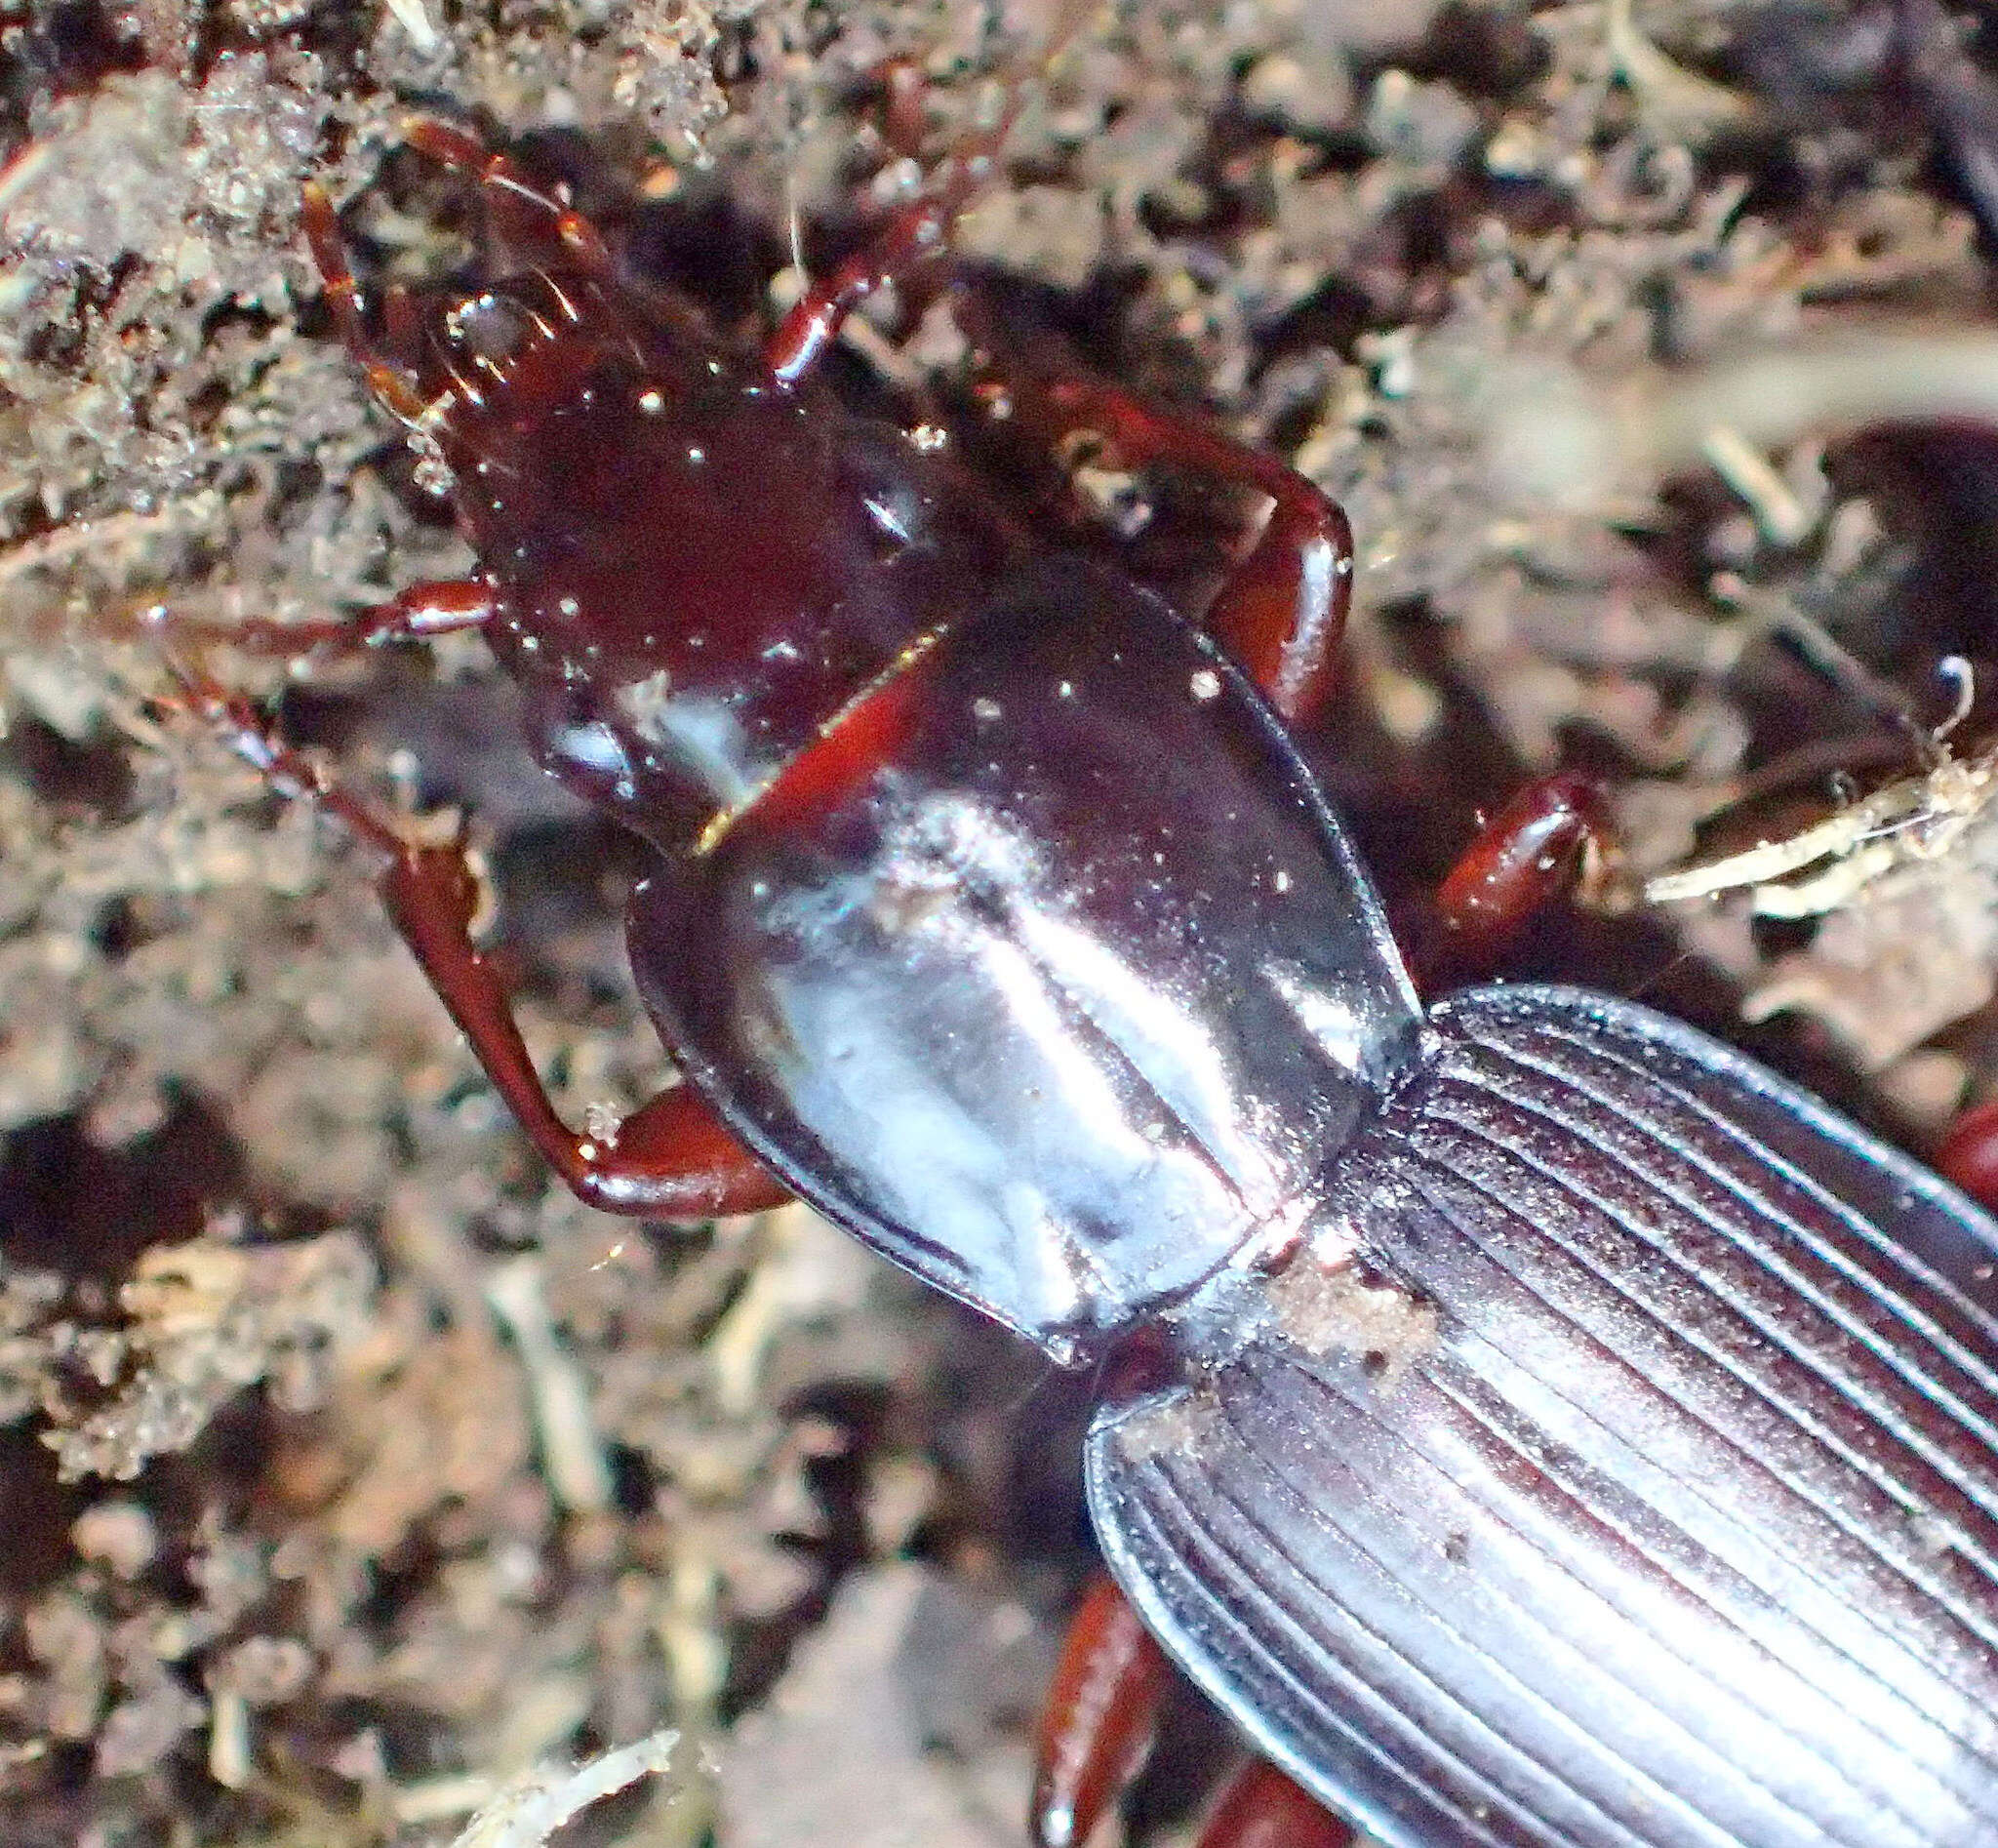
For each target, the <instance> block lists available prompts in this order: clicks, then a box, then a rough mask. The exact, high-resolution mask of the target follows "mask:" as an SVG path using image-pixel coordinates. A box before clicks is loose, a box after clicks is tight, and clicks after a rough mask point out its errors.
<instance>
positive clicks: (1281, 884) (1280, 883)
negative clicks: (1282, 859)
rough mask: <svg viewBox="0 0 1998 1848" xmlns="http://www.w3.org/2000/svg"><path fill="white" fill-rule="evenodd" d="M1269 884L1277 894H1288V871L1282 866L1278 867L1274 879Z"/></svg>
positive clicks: (1289, 885) (1289, 879)
mask: <svg viewBox="0 0 1998 1848" xmlns="http://www.w3.org/2000/svg"><path fill="white" fill-rule="evenodd" d="M1269 883H1270V884H1271V885H1273V886H1274V887H1275V888H1276V889H1277V890H1278V891H1279V892H1288V891H1289V890H1290V889H1291V875H1290V871H1289V869H1288V868H1287V867H1284V866H1279V867H1278V868H1277V869H1276V875H1275V877H1274V878H1272V879H1271V880H1270V882H1269Z"/></svg>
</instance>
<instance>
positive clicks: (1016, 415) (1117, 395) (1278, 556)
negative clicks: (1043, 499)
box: [963, 308, 1353, 725]
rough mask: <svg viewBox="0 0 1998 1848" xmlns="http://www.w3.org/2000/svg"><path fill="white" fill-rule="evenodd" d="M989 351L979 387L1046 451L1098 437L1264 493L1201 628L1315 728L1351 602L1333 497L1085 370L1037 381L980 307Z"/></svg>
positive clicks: (1136, 454)
mask: <svg viewBox="0 0 1998 1848" xmlns="http://www.w3.org/2000/svg"><path fill="white" fill-rule="evenodd" d="M963 318H965V319H966V321H967V322H968V324H969V328H970V331H971V332H972V334H973V336H974V338H975V339H977V340H978V341H979V343H980V346H981V348H982V350H981V352H980V354H979V360H980V365H981V370H982V371H983V373H984V378H983V379H982V380H981V391H982V393H983V394H984V395H987V396H989V397H991V398H992V399H993V400H994V402H995V403H1003V405H1004V406H1005V410H1004V413H1003V415H1004V416H1005V417H1006V418H1007V420H1008V421H1009V422H1015V423H1019V424H1020V425H1023V426H1025V427H1027V428H1030V429H1031V430H1032V431H1033V433H1034V438H1035V441H1036V442H1037V443H1038V444H1041V445H1043V446H1045V447H1046V448H1048V449H1049V450H1051V451H1056V450H1059V448H1060V447H1061V446H1062V445H1063V444H1064V442H1066V441H1067V440H1068V439H1069V438H1071V437H1074V436H1076V435H1080V434H1085V433H1086V434H1089V435H1092V436H1096V437H1099V438H1101V439H1102V440H1103V441H1104V442H1106V443H1107V444H1109V446H1110V447H1111V449H1112V450H1113V451H1114V453H1115V456H1116V459H1117V460H1118V461H1119V462H1121V463H1123V464H1124V465H1125V466H1127V467H1130V468H1148V467H1151V466H1153V465H1163V466H1165V467H1168V468H1174V469H1179V470H1181V471H1183V472H1185V473H1188V474H1195V475H1206V476H1208V477H1210V478H1212V479H1215V480H1219V481H1225V482H1229V483H1233V484H1235V485H1238V486H1241V487H1245V488H1251V489H1254V490H1255V491H1256V492H1258V493H1259V494H1262V495H1265V496H1267V497H1268V500H1269V502H1270V511H1269V516H1268V518H1267V520H1266V521H1265V522H1264V524H1263V527H1262V530H1261V532H1260V533H1259V535H1258V537H1257V539H1256V541H1255V542H1254V543H1253V544H1252V545H1251V546H1250V548H1249V550H1248V551H1247V553H1246V554H1245V555H1244V556H1243V557H1242V558H1241V559H1240V560H1239V561H1238V562H1237V563H1236V565H1235V567H1234V569H1233V570H1232V571H1231V572H1230V573H1229V574H1228V577H1227V579H1226V581H1225V582H1224V583H1222V585H1221V587H1220V589H1219V591H1218V592H1217V593H1216V595H1215V598H1214V601H1213V603H1212V604H1211V605H1210V606H1209V608H1208V612H1207V617H1206V621H1205V626H1206V627H1208V628H1209V629H1211V630H1212V631H1213V632H1214V634H1215V635H1216V636H1218V637H1219V639H1220V641H1221V642H1222V643H1224V644H1225V645H1226V647H1227V649H1228V651H1229V653H1231V654H1232V655H1233V656H1234V657H1235V659H1236V660H1237V661H1239V662H1240V663H1242V665H1243V666H1244V667H1246V668H1247V669H1248V671H1249V674H1250V676H1251V678H1253V679H1254V680H1255V682H1256V684H1257V686H1258V687H1259V689H1260V690H1261V692H1262V696H1263V698H1264V699H1266V700H1267V701H1268V702H1269V703H1270V704H1271V705H1273V706H1275V707H1276V709H1277V711H1278V712H1279V713H1280V714H1281V715H1282V716H1283V718H1284V719H1285V720H1287V721H1288V722H1290V723H1291V724H1294V725H1296V724H1303V723H1308V722H1309V721H1310V719H1312V718H1313V717H1314V716H1315V715H1316V714H1317V712H1318V711H1319V709H1320V708H1321V707H1322V705H1323V704H1324V703H1325V699H1326V696H1327V695H1328V694H1329V693H1330V692H1331V690H1332V677H1333V667H1334V663H1335V660H1336V657H1337V655H1338V652H1339V638H1340V636H1341V635H1342V634H1343V633H1344V631H1345V623H1346V611H1347V608H1348V606H1349V605H1350V603H1351V601H1352V587H1353V533H1352V527H1351V526H1350V525H1349V524H1348V522H1347V520H1346V516H1345V510H1344V509H1343V508H1342V507H1340V505H1339V502H1336V501H1335V500H1333V499H1332V497H1331V496H1330V495H1328V494H1326V493H1325V491H1324V490H1323V489H1322V488H1320V487H1318V486H1317V484H1316V483H1314V482H1312V481H1309V480H1307V479H1306V478H1305V477H1304V476H1302V475H1300V474H1299V473H1298V472H1297V471H1296V470H1295V469H1293V468H1291V467H1289V466H1287V465H1286V464H1285V463H1284V462H1280V461H1278V460H1277V459H1276V458H1275V457H1273V456H1265V455H1262V454H1261V453H1259V451H1257V450H1254V449H1250V448H1248V447H1247V446H1246V445H1244V444H1241V443H1237V442H1235V441H1233V440H1232V439H1230V438H1228V437H1226V436H1224V435H1222V434H1220V433H1219V431H1218V430H1216V429H1214V428H1213V427H1212V426H1210V425H1209V424H1208V423H1207V422H1204V421H1203V420H1201V419H1199V418H1197V417H1190V416H1186V415H1184V414H1182V413H1179V412H1174V411H1169V410H1165V409H1162V408H1160V407H1159V406H1156V405H1151V404H1147V403H1145V402H1144V401H1143V400H1141V399H1139V398H1138V397H1135V396H1133V395H1132V394H1131V393H1130V392H1128V391H1125V390H1122V389H1121V388H1119V387H1118V386H1116V385H1113V384H1111V383H1109V382H1107V381H1104V380H1100V379H1096V378H1092V377H1090V376H1089V375H1087V374H1085V373H1079V372H1063V373H1062V374H1060V375H1059V376H1055V375H1052V374H1047V375H1044V374H1041V373H1038V372H1036V371H1034V370H1033V369H1032V368H1030V367H1026V366H1017V365H1015V364H1013V363H1012V362H1011V360H1010V359H1009V358H1008V357H1005V356H1002V355H1001V354H1000V352H999V351H998V350H997V343H996V342H995V341H991V340H990V338H989V329H987V328H985V327H983V326H982V325H980V321H981V317H980V316H979V314H978V312H977V310H976V309H970V308H968V309H966V310H965V311H964V317H963Z"/></svg>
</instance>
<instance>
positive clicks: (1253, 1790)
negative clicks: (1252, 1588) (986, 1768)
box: [1027, 1572, 1354, 1848]
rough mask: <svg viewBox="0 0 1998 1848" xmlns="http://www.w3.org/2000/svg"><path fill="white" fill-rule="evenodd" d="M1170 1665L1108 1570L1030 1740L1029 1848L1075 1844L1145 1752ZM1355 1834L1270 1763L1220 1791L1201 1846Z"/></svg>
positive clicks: (1078, 1623)
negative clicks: (1032, 1748) (1032, 1755)
mask: <svg viewBox="0 0 1998 1848" xmlns="http://www.w3.org/2000/svg"><path fill="white" fill-rule="evenodd" d="M1172 1672H1173V1671H1172V1668H1171V1667H1170V1665H1169V1664H1168V1663H1167V1661H1166V1658H1165V1655H1164V1653H1163V1652H1162V1651H1161V1650H1160V1648H1159V1646H1158V1644H1157V1643H1155V1642H1154V1641H1153V1640H1152V1638H1151V1635H1150V1633H1149V1632H1148V1631H1147V1630H1146V1629H1145V1628H1144V1627H1143V1625H1142V1624H1140V1623H1139V1620H1138V1613H1137V1612H1136V1611H1134V1610H1133V1609H1132V1608H1131V1606H1130V1604H1129V1603H1128V1602H1126V1600H1125V1597H1124V1594H1123V1592H1121V1591H1120V1590H1118V1589H1117V1587H1116V1586H1115V1585H1113V1584H1112V1583H1111V1581H1110V1578H1109V1575H1108V1574H1107V1573H1100V1572H1099V1573H1098V1574H1097V1576H1096V1577H1095V1578H1094V1579H1093V1580H1091V1582H1090V1586H1089V1588H1088V1589H1087V1590H1086V1591H1085V1592H1084V1593H1083V1598H1082V1603H1081V1605H1080V1606H1079V1607H1078V1608H1077V1610H1076V1613H1075V1616H1074V1618H1073V1619H1072V1620H1071V1622H1070V1624H1069V1627H1068V1634H1067V1637H1066V1639H1065V1641H1064V1642H1063V1644H1062V1647H1061V1660H1060V1663H1059V1667H1057V1668H1056V1671H1055V1684H1054V1686H1053V1688H1052V1689H1051V1690H1050V1691H1049V1695H1048V1705H1047V1707H1046V1709H1045V1710H1044V1712H1043V1714H1042V1717H1041V1728H1040V1735H1039V1738H1038V1739H1037V1741H1036V1753H1035V1757H1036V1762H1035V1768H1034V1794H1033V1807H1032V1809H1031V1811H1030V1812H1029V1814H1028V1817H1027V1831H1028V1834H1029V1836H1030V1837H1031V1839H1032V1841H1033V1843H1034V1848H1081V1844H1083V1843H1085V1842H1087V1841H1088V1840H1089V1839H1090V1838H1091V1836H1092V1835H1093V1834H1094V1833H1095V1830H1096V1827H1097V1825H1098V1824H1099V1822H1101V1820H1102V1818H1103V1813H1104V1812H1105V1811H1106V1810H1108V1809H1109V1808H1110V1807H1111V1805H1112V1804H1114V1803H1115V1802H1116V1801H1117V1799H1118V1798H1119V1797H1120V1796H1121V1795H1122V1794H1123V1792H1124V1791H1125V1789H1126V1788H1129V1786H1130V1784H1131V1782H1132V1781H1133V1780H1134V1779H1135V1778H1136V1777H1137V1776H1138V1773H1139V1770H1140V1769H1141V1768H1142V1766H1143V1764H1144V1760H1145V1755H1146V1754H1147V1753H1148V1752H1149V1751H1150V1749H1151V1742H1152V1734H1153V1732H1154V1731H1155V1729H1156V1725H1157V1720H1158V1710H1159V1704H1160V1702H1161V1701H1162V1700H1163V1699H1164V1698H1165V1692H1166V1689H1167V1687H1168V1686H1169V1685H1170V1683H1171V1680H1172ZM1353 1838H1354V1837H1353V1831H1352V1830H1351V1829H1350V1828H1347V1827H1346V1825H1345V1824H1343V1823H1341V1822H1339V1820H1338V1819H1337V1818H1336V1817H1334V1816H1333V1815H1332V1814H1331V1813H1330V1812H1329V1811H1328V1810H1326V1809H1324V1808H1323V1807H1322V1806H1321V1805H1320V1804H1319V1803H1318V1802H1317V1800H1316V1799H1315V1798H1313V1797H1311V1796H1308V1795H1306V1794H1305V1792H1304V1791H1303V1790H1301V1789H1299V1787H1298V1786H1297V1785H1296V1784H1294V1783H1293V1782H1292V1781H1291V1780H1290V1779H1289V1778H1287V1777H1286V1776H1285V1775H1284V1774H1283V1773H1282V1772H1281V1771H1279V1770H1277V1768H1276V1767H1275V1766H1274V1765H1271V1764H1266V1763H1264V1762H1262V1761H1261V1760H1257V1761H1255V1762H1253V1763H1251V1764H1249V1765H1246V1766H1245V1767H1244V1768H1243V1769H1242V1770H1241V1771H1240V1772H1238V1773H1237V1774H1236V1775H1235V1776H1234V1777H1233V1778H1232V1779H1231V1780H1230V1781H1229V1782H1228V1784H1227V1786H1226V1787H1225V1788H1224V1789H1223V1790H1222V1792H1221V1795H1220V1798H1219V1802H1218V1803H1217V1804H1216V1805H1215V1808H1214V1811H1213V1814H1212V1815H1211V1816H1210V1817H1209V1819H1208V1824H1207V1827H1206V1828H1205V1829H1204V1830H1203V1831H1202V1832H1201V1836H1200V1843H1199V1848H1348V1844H1349V1843H1350V1842H1351V1841H1352V1840H1353Z"/></svg>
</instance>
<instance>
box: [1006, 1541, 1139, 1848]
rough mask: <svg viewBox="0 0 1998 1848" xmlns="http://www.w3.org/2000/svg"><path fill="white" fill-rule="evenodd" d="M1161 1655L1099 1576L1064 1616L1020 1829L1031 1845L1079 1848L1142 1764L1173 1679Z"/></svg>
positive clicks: (1128, 1608)
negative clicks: (1027, 1805)
mask: <svg viewBox="0 0 1998 1848" xmlns="http://www.w3.org/2000/svg"><path fill="white" fill-rule="evenodd" d="M1172 1672H1173V1671H1172V1669H1171V1667H1169V1666H1168V1665H1167V1662H1166V1658H1165V1654H1164V1652H1163V1651H1162V1650H1161V1649H1160V1648H1159V1646H1158V1644H1157V1643H1155V1642H1154V1641H1153V1640H1152V1638H1151V1633H1150V1631H1148V1630H1147V1629H1146V1628H1145V1627H1144V1626H1143V1625H1142V1624H1140V1623H1139V1621H1138V1613H1137V1612H1136V1611H1134V1610H1133V1609H1132V1608H1131V1606H1130V1604H1129V1603H1128V1602H1126V1600H1125V1597H1124V1593H1123V1592H1121V1591H1120V1590H1118V1589H1117V1587H1116V1586H1115V1585H1114V1584H1113V1583H1112V1582H1111V1580H1110V1576H1109V1574H1108V1573H1104V1572H1099V1573H1098V1574H1097V1575H1096V1577H1095V1578H1094V1579H1092V1580H1091V1581H1090V1584H1089V1588H1088V1589H1087V1590H1086V1591H1085V1592H1084V1593H1083V1595H1082V1603H1081V1604H1080V1605H1079V1606H1078V1607H1077V1609H1076V1612H1075V1615H1074V1617H1073V1618H1071V1619H1070V1620H1069V1625H1068V1633H1067V1635H1066V1637H1065V1638H1064V1639H1063V1641H1062V1644H1061V1660H1060V1662H1059V1665H1058V1666H1057V1667H1056V1669H1055V1680H1054V1683H1053V1685H1052V1686H1051V1687H1050V1688H1049V1690H1048V1701H1047V1705H1046V1706H1045V1707H1043V1708H1042V1709H1041V1725H1040V1732H1039V1735H1038V1736H1037V1738H1036V1740H1035V1742H1034V1745H1035V1751H1034V1757H1035V1763H1034V1792H1033V1801H1032V1807H1031V1809H1030V1810H1029V1812H1028V1816H1027V1830H1028V1833H1029V1834H1030V1836H1031V1837H1032V1839H1033V1843H1034V1848H1079V1844H1081V1843H1083V1842H1086V1841H1088V1840H1089V1839H1090V1837H1091V1836H1092V1835H1093V1834H1094V1833H1095V1832H1096V1827H1097V1824H1098V1823H1099V1822H1100V1821H1101V1820H1102V1816H1103V1812H1104V1811H1105V1810H1107V1809H1108V1808H1109V1807H1110V1806H1111V1805H1112V1804H1114V1803H1115V1802H1116V1801H1117V1799H1118V1798H1119V1797H1120V1796H1121V1795H1122V1794H1123V1793H1124V1790H1125V1789H1126V1788H1127V1787H1128V1786H1129V1785H1130V1784H1131V1782H1132V1780H1133V1779H1135V1778H1136V1777H1137V1776H1138V1774H1139V1771H1140V1770H1141V1769H1142V1768H1143V1766H1144V1761H1145V1758H1146V1756H1147V1755H1148V1754H1149V1753H1150V1751H1151V1742H1152V1734H1153V1732H1154V1731H1155V1730H1156V1727H1157V1722H1158V1709H1159V1702H1160V1701H1161V1699H1163V1697H1164V1695H1165V1691H1166V1688H1167V1686H1168V1685H1169V1683H1170V1682H1171V1679H1172Z"/></svg>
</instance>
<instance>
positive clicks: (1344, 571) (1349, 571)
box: [1333, 556, 1353, 578]
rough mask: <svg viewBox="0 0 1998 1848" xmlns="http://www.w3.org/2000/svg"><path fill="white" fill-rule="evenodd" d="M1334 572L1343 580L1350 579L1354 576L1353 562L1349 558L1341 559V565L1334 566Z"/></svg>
mask: <svg viewBox="0 0 1998 1848" xmlns="http://www.w3.org/2000/svg"><path fill="white" fill-rule="evenodd" d="M1333 570H1334V571H1335V572H1337V573H1338V574H1339V577H1341V578H1350V577H1351V576H1352V575H1353V561H1352V559H1351V558H1350V557H1349V556H1347V557H1341V558H1340V559H1339V563H1338V564H1336V565H1334V566H1333Z"/></svg>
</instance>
